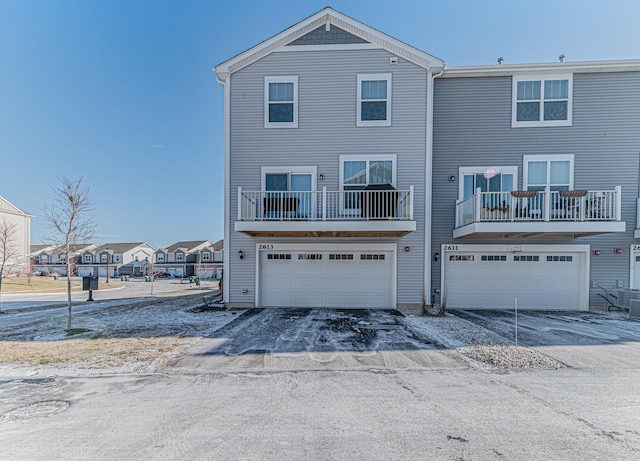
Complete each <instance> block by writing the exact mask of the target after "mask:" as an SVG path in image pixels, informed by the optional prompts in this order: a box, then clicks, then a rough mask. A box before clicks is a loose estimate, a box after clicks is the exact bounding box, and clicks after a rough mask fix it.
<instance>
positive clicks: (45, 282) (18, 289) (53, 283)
mask: <svg viewBox="0 0 640 461" xmlns="http://www.w3.org/2000/svg"><path fill="white" fill-rule="evenodd" d="M66 290H67V281H66V280H53V279H52V278H49V277H38V276H34V277H31V285H29V279H28V278H27V277H9V278H6V279H2V292H3V293H62V292H65V291H66ZM71 290H72V291H82V285H81V284H80V283H77V282H71Z"/></svg>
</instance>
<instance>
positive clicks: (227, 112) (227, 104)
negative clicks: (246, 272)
mask: <svg viewBox="0 0 640 461" xmlns="http://www.w3.org/2000/svg"><path fill="white" fill-rule="evenodd" d="M223 85H224V246H225V247H228V248H229V249H231V239H230V236H231V232H230V229H231V190H230V188H231V173H230V171H229V169H230V166H231V76H229V78H227V79H226V80H224V83H223ZM230 259H231V258H224V260H223V262H222V270H223V279H224V280H223V291H224V302H225V303H228V302H229V276H230V271H229V260H230Z"/></svg>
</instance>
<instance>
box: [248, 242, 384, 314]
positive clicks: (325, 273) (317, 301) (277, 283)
mask: <svg viewBox="0 0 640 461" xmlns="http://www.w3.org/2000/svg"><path fill="white" fill-rule="evenodd" d="M373 248H374V250H373V251H371V250H368V251H366V252H355V251H346V252H344V251H343V252H340V251H336V250H326V251H317V250H305V251H286V253H288V254H291V257H290V259H281V258H280V257H278V256H273V255H272V256H271V258H269V257H268V252H261V254H260V265H259V271H260V273H259V277H260V288H259V289H260V293H259V303H260V305H261V306H273V307H277V306H283V307H362V308H370V307H393V306H392V299H394V296H393V293H392V289H393V286H394V283H393V277H394V276H393V264H392V262H393V257H392V256H393V253H392V252H391V251H388V250H385V251H380V250H376V249H375V247H373ZM361 254H365V256H364V259H361V256H360V255H361ZM374 257H375V258H376V259H375V260H374V259H373V258H374ZM366 258H370V259H366Z"/></svg>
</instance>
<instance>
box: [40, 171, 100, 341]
mask: <svg viewBox="0 0 640 461" xmlns="http://www.w3.org/2000/svg"><path fill="white" fill-rule="evenodd" d="M58 180H59V181H60V185H59V186H58V187H54V188H53V195H54V199H53V200H54V202H53V204H51V205H48V206H45V209H44V214H45V219H46V220H47V223H48V225H49V228H50V229H51V231H52V235H51V236H50V237H49V240H48V241H50V242H53V243H56V244H57V245H59V246H62V247H64V248H65V253H66V255H65V256H66V257H65V261H66V264H67V329H68V330H71V274H72V271H73V269H74V268H73V265H74V258H73V256H72V253H73V252H74V251H76V250H77V249H78V248H79V246H80V245H83V244H86V243H88V242H89V240H91V239H92V238H93V233H94V230H95V224H94V222H93V219H92V217H91V212H92V211H93V203H92V201H91V194H90V192H89V188H88V187H85V186H84V184H83V181H84V177H80V178H78V179H77V180H75V181H72V180H70V179H68V178H67V177H66V176H64V175H62V176H59V177H58Z"/></svg>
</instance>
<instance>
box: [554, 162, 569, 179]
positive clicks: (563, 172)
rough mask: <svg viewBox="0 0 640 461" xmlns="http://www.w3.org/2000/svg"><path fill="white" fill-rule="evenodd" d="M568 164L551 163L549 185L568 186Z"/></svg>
mask: <svg viewBox="0 0 640 461" xmlns="http://www.w3.org/2000/svg"><path fill="white" fill-rule="evenodd" d="M569 176H570V164H569V162H568V161H566V160H565V161H562V162H551V184H569Z"/></svg>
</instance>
